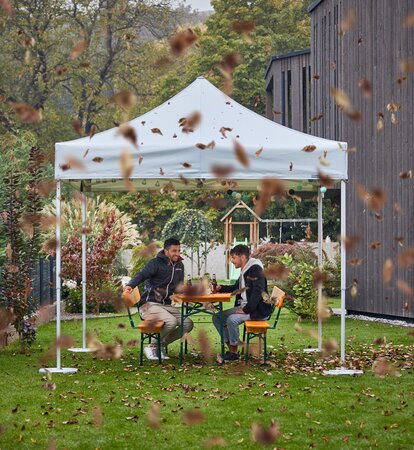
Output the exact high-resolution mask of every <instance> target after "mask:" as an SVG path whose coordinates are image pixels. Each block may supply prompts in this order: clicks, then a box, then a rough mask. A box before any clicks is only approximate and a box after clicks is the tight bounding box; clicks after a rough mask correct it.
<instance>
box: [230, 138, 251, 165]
mask: <svg viewBox="0 0 414 450" xmlns="http://www.w3.org/2000/svg"><path fill="white" fill-rule="evenodd" d="M233 143H234V152H235V154H236V158H237V159H238V161H239V162H240V164H241V165H242V166H244V167H249V166H250V160H249V157H248V156H247V153H246V150H245V149H244V147H243V146H242V145H241V144H240V142H238V141H236V140H234V141H233Z"/></svg>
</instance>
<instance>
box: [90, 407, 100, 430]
mask: <svg viewBox="0 0 414 450" xmlns="http://www.w3.org/2000/svg"><path fill="white" fill-rule="evenodd" d="M92 415H93V423H94V425H95V426H96V427H100V426H102V422H103V414H102V409H101V407H100V406H99V405H94V406H93V408H92Z"/></svg>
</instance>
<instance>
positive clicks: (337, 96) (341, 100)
mask: <svg viewBox="0 0 414 450" xmlns="http://www.w3.org/2000/svg"><path fill="white" fill-rule="evenodd" d="M331 95H332V97H333V98H334V100H335V103H336V104H337V105H338V106H339V107H340V108H343V109H345V110H350V109H351V100H350V99H349V97H348V95H347V94H346V93H345V92H344V91H343V90H342V89H336V88H334V87H332V88H331Z"/></svg>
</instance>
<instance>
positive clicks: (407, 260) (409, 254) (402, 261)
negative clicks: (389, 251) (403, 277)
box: [398, 247, 414, 267]
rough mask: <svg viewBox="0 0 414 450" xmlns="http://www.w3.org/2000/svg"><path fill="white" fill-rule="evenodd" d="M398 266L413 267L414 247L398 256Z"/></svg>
mask: <svg viewBox="0 0 414 450" xmlns="http://www.w3.org/2000/svg"><path fill="white" fill-rule="evenodd" d="M398 264H399V265H400V266H401V267H411V266H412V265H413V264H414V247H410V248H409V249H407V250H406V251H405V252H402V253H400V254H399V255H398Z"/></svg>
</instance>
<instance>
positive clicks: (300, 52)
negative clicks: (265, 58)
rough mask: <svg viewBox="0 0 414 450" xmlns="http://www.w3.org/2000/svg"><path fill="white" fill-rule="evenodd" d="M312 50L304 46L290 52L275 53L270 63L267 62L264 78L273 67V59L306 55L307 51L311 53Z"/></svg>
mask: <svg viewBox="0 0 414 450" xmlns="http://www.w3.org/2000/svg"><path fill="white" fill-rule="evenodd" d="M310 52H311V49H310V48H304V49H302V50H293V51H291V52H288V53H280V54H279V55H273V56H272V57H271V58H270V60H269V63H268V64H267V67H266V71H265V76H264V78H265V79H266V77H267V74H268V73H269V70H270V67H271V65H272V62H273V61H279V60H280V59H286V58H292V57H294V56H300V55H306V54H307V53H310Z"/></svg>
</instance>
